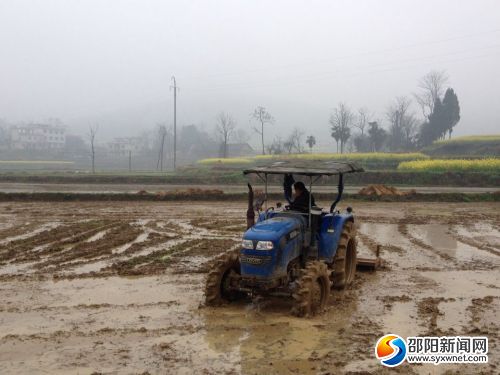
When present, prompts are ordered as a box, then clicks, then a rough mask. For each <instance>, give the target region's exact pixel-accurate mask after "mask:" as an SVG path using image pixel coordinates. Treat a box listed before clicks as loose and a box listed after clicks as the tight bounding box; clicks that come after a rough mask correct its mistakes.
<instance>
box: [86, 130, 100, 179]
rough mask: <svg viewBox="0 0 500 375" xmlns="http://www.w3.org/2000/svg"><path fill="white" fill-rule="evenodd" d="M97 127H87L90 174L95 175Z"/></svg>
mask: <svg viewBox="0 0 500 375" xmlns="http://www.w3.org/2000/svg"><path fill="white" fill-rule="evenodd" d="M98 128H99V126H98V125H89V133H88V137H89V142H90V158H91V160H92V173H93V174H95V136H96V134H97V130H98Z"/></svg>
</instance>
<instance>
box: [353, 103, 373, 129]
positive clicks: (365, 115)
mask: <svg viewBox="0 0 500 375" xmlns="http://www.w3.org/2000/svg"><path fill="white" fill-rule="evenodd" d="M371 117H372V114H371V113H370V111H369V110H368V108H366V107H362V108H360V109H358V115H357V116H356V121H355V122H353V124H352V125H353V126H354V127H356V128H358V129H359V131H360V132H361V135H364V133H365V128H366V126H367V125H368V123H369V122H370V119H371Z"/></svg>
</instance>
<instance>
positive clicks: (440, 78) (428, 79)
mask: <svg viewBox="0 0 500 375" xmlns="http://www.w3.org/2000/svg"><path fill="white" fill-rule="evenodd" d="M448 82H449V77H448V74H447V73H446V71H444V70H432V71H430V72H429V73H427V74H426V75H425V76H423V77H422V78H421V79H420V80H419V81H418V89H419V91H418V92H417V93H414V94H413V96H414V97H415V100H416V101H417V103H418V105H419V106H420V108H421V110H422V114H423V115H424V118H425V119H427V118H429V115H430V114H431V113H432V112H433V111H434V103H435V102H436V99H441V96H443V93H444V90H445V86H446V85H447V84H448Z"/></svg>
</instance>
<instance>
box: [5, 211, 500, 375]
mask: <svg viewBox="0 0 500 375" xmlns="http://www.w3.org/2000/svg"><path fill="white" fill-rule="evenodd" d="M348 204H352V206H353V208H354V212H355V215H356V216H357V221H356V225H357V226H358V251H359V255H360V256H366V257H371V256H373V254H374V252H375V250H376V248H377V246H379V245H380V246H381V249H382V252H381V257H382V258H383V259H384V266H383V268H382V269H380V270H379V271H377V272H376V273H358V274H357V279H356V281H355V283H354V285H353V286H352V287H351V288H350V289H348V290H346V291H333V292H332V295H331V299H330V305H329V306H328V309H327V311H326V312H325V313H324V314H322V315H320V316H316V317H314V318H310V319H302V318H296V317H293V316H291V315H290V314H289V310H290V307H291V306H290V303H289V301H287V300H284V299H264V300H259V301H251V300H245V301H241V302H238V303H236V304H232V305H228V306H223V307H219V308H208V307H205V306H203V300H204V296H203V288H204V282H205V277H206V274H207V271H208V270H209V266H210V262H211V260H212V259H213V258H214V257H215V256H217V255H218V254H220V253H223V252H225V251H230V250H232V249H235V248H237V247H238V246H239V243H240V239H241V234H242V232H243V231H244V229H245V212H246V206H245V203H244V202H237V203H227V202H207V203H204V202H175V203H173V202H109V203H108V202H85V203H62V202H58V203H53V202H52V203H51V202H43V203H1V204H0V366H1V367H0V368H1V373H2V374H4V373H30V374H37V373H50V374H59V373H60V374H67V373H80V374H91V373H103V374H108V373H111V374H115V373H120V374H121V373H130V374H143V373H150V374H156V373H175V374H192V373H201V374H203V373H205V374H212V373H217V374H225V373H227V374H288V373H292V374H327V373H331V374H338V373H363V372H364V373H367V372H368V373H389V372H397V373H405V374H407V373H410V374H412V373H414V374H428V373H436V374H438V373H449V374H453V373H457V374H458V373H470V374H473V373H474V374H475V373H481V372H483V373H499V372H500V367H499V364H500V362H499V361H500V354H499V353H500V352H499V350H500V333H499V328H500V320H499V319H498V313H499V312H500V272H499V271H500V231H499V228H500V204H499V203H459V204H458V203H456V204H455V203H419V202H412V203H402V202H395V203H378V202H373V203H368V202H351V203H349V202H344V204H343V207H346V206H347V205H348ZM324 206H325V207H326V206H327V205H326V203H325V205H324ZM388 333H395V334H399V335H400V336H403V337H406V336H411V335H421V336H423V335H433V336H441V335H452V336H455V335H464V336H476V335H477V336H487V337H488V338H489V340H490V341H489V363H488V364H485V365H469V366H464V365H439V366H434V365H425V366H422V365H420V366H417V365H409V364H403V365H401V366H399V367H398V368H395V369H392V370H391V371H389V370H387V369H384V368H382V366H381V365H380V364H379V363H378V362H377V360H376V359H375V357H374V345H375V343H376V341H377V339H378V338H379V337H380V336H382V335H383V334H388Z"/></svg>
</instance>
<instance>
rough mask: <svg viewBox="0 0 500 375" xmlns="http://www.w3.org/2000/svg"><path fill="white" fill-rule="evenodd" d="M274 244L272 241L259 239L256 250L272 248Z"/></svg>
mask: <svg viewBox="0 0 500 375" xmlns="http://www.w3.org/2000/svg"><path fill="white" fill-rule="evenodd" d="M273 248H274V245H273V243H272V242H271V241H259V242H257V246H256V247H255V250H272V249H273Z"/></svg>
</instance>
